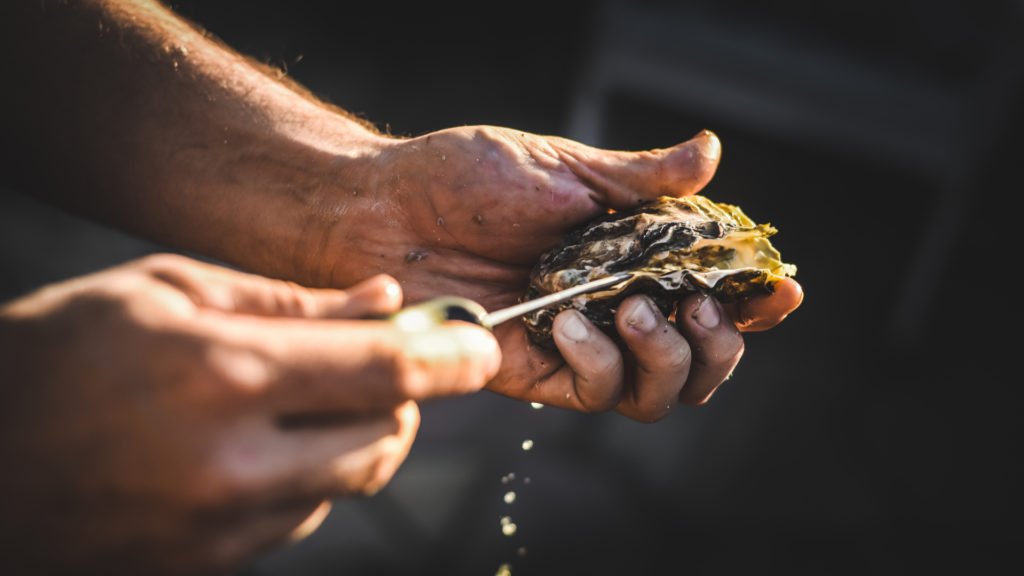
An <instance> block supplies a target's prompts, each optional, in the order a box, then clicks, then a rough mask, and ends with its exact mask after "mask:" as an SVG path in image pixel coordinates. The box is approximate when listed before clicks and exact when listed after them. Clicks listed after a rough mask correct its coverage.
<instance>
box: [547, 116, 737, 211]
mask: <svg viewBox="0 0 1024 576" xmlns="http://www.w3.org/2000/svg"><path fill="white" fill-rule="evenodd" d="M550 142H551V145H552V146H553V147H554V148H555V149H556V151H557V152H558V155H559V158H560V159H561V160H562V161H563V162H564V163H565V165H566V166H568V168H569V169H570V170H572V172H573V173H574V174H575V175H576V176H577V177H578V178H579V179H580V180H581V181H583V182H584V183H585V184H587V185H588V186H589V187H590V188H591V189H592V190H593V191H594V192H595V193H596V195H597V197H596V198H595V199H596V200H597V201H598V202H599V203H601V204H604V205H606V206H610V207H612V208H615V209H619V210H621V209H626V208H632V207H635V206H636V205H637V204H641V203H643V202H646V201H648V200H653V199H655V198H657V197H658V196H662V195H666V196H689V195H691V194H696V193H697V192H699V191H700V190H701V189H702V188H704V186H705V185H707V183H708V182H709V181H710V180H711V178H712V176H714V174H715V170H716V169H717V168H718V161H719V159H720V158H721V155H722V146H721V143H720V142H719V140H718V137H717V136H716V135H715V134H714V133H712V132H711V131H709V130H704V131H702V132H701V133H699V134H697V135H696V136H694V137H693V138H691V139H690V140H687V141H686V142H683V143H681V144H677V145H675V146H673V147H671V148H663V149H658V150H649V151H643V152H622V151H613V150H602V149H599V148H591V147H589V146H586V145H584V144H580V143H579V142H574V141H572V140H566V139H559V138H552V139H550Z"/></svg>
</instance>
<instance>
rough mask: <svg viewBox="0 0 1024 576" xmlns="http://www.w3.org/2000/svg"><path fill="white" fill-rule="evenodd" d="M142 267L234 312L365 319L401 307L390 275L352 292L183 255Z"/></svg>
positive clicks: (199, 300) (202, 301) (196, 298)
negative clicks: (240, 270)
mask: <svg viewBox="0 0 1024 576" xmlns="http://www.w3.org/2000/svg"><path fill="white" fill-rule="evenodd" d="M141 266H142V267H143V268H144V269H145V270H147V271H148V272H149V273H150V274H151V275H152V276H154V277H155V278H157V279H159V280H161V281H163V282H166V283H167V284H170V285H171V286H173V287H174V288H176V289H178V290H180V291H182V292H184V293H185V294H186V295H187V296H188V297H189V298H190V299H191V300H192V301H193V302H194V303H195V305H196V306H198V307H200V308H206V309H208V310H217V311H220V312H226V313H230V314H248V315H252V316H286V317H294V318H360V317H366V316H382V315H385V314H390V313H393V312H397V311H398V309H399V308H401V307H402V288H401V286H399V284H398V281H397V280H395V279H394V278H392V277H390V276H388V275H386V274H379V275H377V276H374V277H372V278H370V279H368V280H364V281H363V282H360V283H359V284H356V285H355V286H352V287H351V288H349V289H347V290H333V289H329V288H306V287H304V286H300V285H298V284H295V283H294V282H287V281H284V280H276V279H271V278H264V277H262V276H257V275H255V274H246V273H244V272H238V271H235V270H230V269H227V268H222V267H220V266H215V265H212V264H207V263H204V262H197V261H195V260H190V259H187V258H182V257H179V256H170V255H161V256H159V257H151V258H149V259H146V260H145V261H143V262H142V264H141Z"/></svg>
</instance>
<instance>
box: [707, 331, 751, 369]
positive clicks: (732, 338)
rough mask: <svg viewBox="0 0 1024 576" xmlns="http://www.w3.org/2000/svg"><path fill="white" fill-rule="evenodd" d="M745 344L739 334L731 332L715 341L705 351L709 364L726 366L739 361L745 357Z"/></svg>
mask: <svg viewBox="0 0 1024 576" xmlns="http://www.w3.org/2000/svg"><path fill="white" fill-rule="evenodd" d="M744 347H745V344H744V342H743V336H742V335H740V333H738V332H729V333H727V334H726V335H723V336H721V337H719V338H716V339H715V340H713V341H712V342H711V343H709V345H708V346H707V347H706V349H705V351H704V355H705V356H706V357H705V359H704V360H705V362H706V363H707V364H725V363H729V362H735V361H737V360H738V359H739V358H740V356H742V355H743V350H744Z"/></svg>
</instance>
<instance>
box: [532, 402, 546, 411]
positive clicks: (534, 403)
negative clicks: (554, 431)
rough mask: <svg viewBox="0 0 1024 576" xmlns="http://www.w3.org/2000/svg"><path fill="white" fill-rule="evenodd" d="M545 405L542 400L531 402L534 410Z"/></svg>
mask: <svg viewBox="0 0 1024 576" xmlns="http://www.w3.org/2000/svg"><path fill="white" fill-rule="evenodd" d="M543 407H544V405H543V404H541V403H540V402H530V408H533V409H534V410H540V409H541V408H543Z"/></svg>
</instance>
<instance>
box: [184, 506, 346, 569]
mask: <svg viewBox="0 0 1024 576" xmlns="http://www.w3.org/2000/svg"><path fill="white" fill-rule="evenodd" d="M324 504H327V506H326V511H330V504H329V503H328V502H321V503H320V504H317V503H316V502H306V503H301V504H300V503H296V504H289V505H287V506H284V507H281V508H280V509H272V510H264V509H257V510H258V511H257V512H255V513H252V514H245V515H242V516H241V517H239V518H238V519H236V520H234V521H233V522H232V523H231V524H230V525H227V526H220V525H216V531H215V532H214V533H212V534H204V535H203V537H202V539H201V540H199V541H197V542H195V543H194V547H197V548H198V547H208V549H209V554H210V557H211V558H213V562H214V563H215V564H216V565H219V566H224V567H226V568H227V567H230V568H233V567H236V566H238V565H239V564H240V563H242V562H245V561H246V560H249V559H251V558H252V557H253V556H254V555H256V554H257V553H259V552H262V551H264V550H267V549H269V548H271V547H272V546H275V545H278V544H281V543H283V542H285V541H286V540H291V541H295V540H299V539H301V538H305V537H306V536H308V535H309V534H310V533H312V532H313V531H314V530H315V529H316V527H318V526H319V524H320V522H322V521H323V519H324V518H325V517H326V513H325V512H324V513H323V516H322V517H320V514H321V511H322V510H323V508H324V507H323V505H324ZM317 520H319V522H317V523H316V526H313V527H308V526H307V523H308V522H311V521H317ZM299 528H303V529H304V530H305V531H304V532H303V533H301V534H298V536H300V537H297V536H296V533H297V531H298V530H299Z"/></svg>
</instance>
